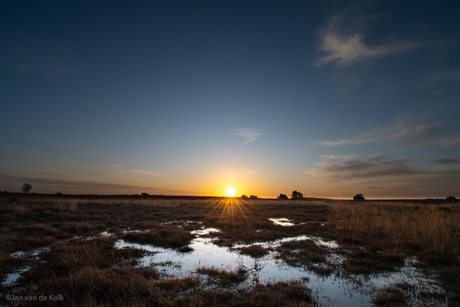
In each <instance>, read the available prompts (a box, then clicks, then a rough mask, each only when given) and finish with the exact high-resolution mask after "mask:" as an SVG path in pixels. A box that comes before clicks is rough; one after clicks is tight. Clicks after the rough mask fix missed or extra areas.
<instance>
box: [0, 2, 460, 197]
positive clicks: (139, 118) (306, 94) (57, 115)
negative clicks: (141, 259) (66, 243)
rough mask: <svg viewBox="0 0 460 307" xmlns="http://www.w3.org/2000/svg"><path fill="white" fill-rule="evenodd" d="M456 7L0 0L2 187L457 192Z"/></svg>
mask: <svg viewBox="0 0 460 307" xmlns="http://www.w3.org/2000/svg"><path fill="white" fill-rule="evenodd" d="M458 16H460V2H459V1H442V0H439V1H437V0H425V1H133V2H130V3H128V2H126V1H110V2H107V1H3V2H2V3H1V4H0V101H1V106H2V108H1V121H0V139H1V144H2V150H1V151H0V191H5V190H7V191H9V192H19V189H20V187H21V186H22V184H23V183H24V182H28V183H29V184H32V185H33V189H32V192H37V193H56V192H61V193H69V194H70V193H71V194H139V193H141V192H147V193H149V194H168V195H211V196H216V195H225V191H226V190H227V188H228V187H233V188H235V190H236V194H237V195H241V194H243V193H244V194H246V195H251V194H254V195H258V196H259V197H276V196H278V195H279V194H280V193H283V194H287V195H288V196H290V195H291V192H292V191H293V190H297V191H300V192H302V193H303V194H304V196H307V197H331V198H351V197H352V196H353V195H355V194H357V193H363V194H364V195H365V196H366V198H431V197H436V198H437V197H442V198H445V197H446V196H449V195H456V196H457V197H459V196H460V117H459V115H460V57H459V55H460V19H459V18H458Z"/></svg>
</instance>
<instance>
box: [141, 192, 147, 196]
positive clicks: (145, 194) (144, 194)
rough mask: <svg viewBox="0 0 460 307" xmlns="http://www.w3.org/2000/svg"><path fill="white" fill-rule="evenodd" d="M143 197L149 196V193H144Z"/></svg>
mask: <svg viewBox="0 0 460 307" xmlns="http://www.w3.org/2000/svg"><path fill="white" fill-rule="evenodd" d="M141 195H142V196H148V195H149V194H148V193H145V192H143V193H142V194H141Z"/></svg>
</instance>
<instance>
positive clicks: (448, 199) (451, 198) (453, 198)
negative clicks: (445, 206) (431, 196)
mask: <svg viewBox="0 0 460 307" xmlns="http://www.w3.org/2000/svg"><path fill="white" fill-rule="evenodd" d="M446 200H447V201H456V200H457V199H456V198H455V196H447V197H446Z"/></svg>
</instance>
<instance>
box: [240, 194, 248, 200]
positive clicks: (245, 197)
mask: <svg viewBox="0 0 460 307" xmlns="http://www.w3.org/2000/svg"><path fill="white" fill-rule="evenodd" d="M241 198H243V199H247V198H249V197H247V196H246V195H244V194H243V195H241Z"/></svg>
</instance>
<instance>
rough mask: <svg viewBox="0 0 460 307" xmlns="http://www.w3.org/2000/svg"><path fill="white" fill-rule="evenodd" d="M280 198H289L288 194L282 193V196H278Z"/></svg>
mask: <svg viewBox="0 0 460 307" xmlns="http://www.w3.org/2000/svg"><path fill="white" fill-rule="evenodd" d="M278 199H288V197H287V196H286V194H280V196H278Z"/></svg>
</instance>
